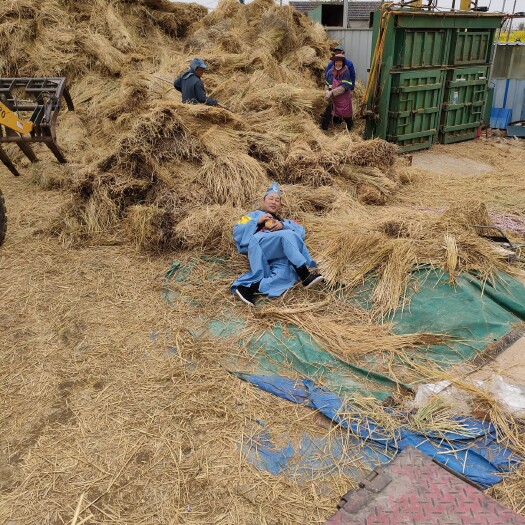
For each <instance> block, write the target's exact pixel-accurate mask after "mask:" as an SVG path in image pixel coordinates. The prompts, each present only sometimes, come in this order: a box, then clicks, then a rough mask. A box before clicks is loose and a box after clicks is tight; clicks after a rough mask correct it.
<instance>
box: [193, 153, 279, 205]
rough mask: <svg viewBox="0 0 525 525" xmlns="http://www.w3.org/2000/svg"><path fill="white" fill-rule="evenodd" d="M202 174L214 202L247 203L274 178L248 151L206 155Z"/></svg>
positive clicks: (211, 201) (210, 199) (211, 200)
mask: <svg viewBox="0 0 525 525" xmlns="http://www.w3.org/2000/svg"><path fill="white" fill-rule="evenodd" d="M199 178H200V179H201V180H202V182H203V184H204V185H205V187H206V188H207V192H208V198H209V201H210V204H231V205H232V206H246V205H248V204H249V203H252V202H254V201H255V199H256V198H257V197H258V196H260V195H261V193H262V191H263V190H264V188H267V187H268V185H269V183H270V180H269V179H268V177H267V176H266V173H265V170H264V169H263V168H262V166H261V165H260V164H259V163H258V162H257V161H256V160H255V159H253V158H252V157H250V156H249V155H247V154H246V153H234V154H233V153H232V154H229V155H228V154H224V155H222V156H221V157H215V158H214V157H210V156H208V155H205V156H204V157H203V161H202V167H201V168H200V171H199Z"/></svg>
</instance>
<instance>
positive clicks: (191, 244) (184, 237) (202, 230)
mask: <svg viewBox="0 0 525 525" xmlns="http://www.w3.org/2000/svg"><path fill="white" fill-rule="evenodd" d="M242 214H243V212H242V210H241V209H238V208H232V207H230V206H221V205H213V206H204V207H200V208H197V209H195V210H192V211H190V212H189V213H188V215H187V216H186V217H184V218H183V219H182V220H181V221H179V222H178V223H177V225H176V226H175V228H174V230H173V240H174V243H175V245H177V246H180V247H181V248H184V249H190V250H191V249H195V248H197V249H198V250H199V251H200V252H202V253H206V254H212V255H227V254H233V253H234V252H235V251H236V248H235V245H234V243H233V238H232V225H233V224H235V222H237V221H238V220H239V218H240V217H241V216H242Z"/></svg>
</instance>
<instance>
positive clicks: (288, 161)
mask: <svg viewBox="0 0 525 525" xmlns="http://www.w3.org/2000/svg"><path fill="white" fill-rule="evenodd" d="M0 33H1V34H0V36H2V38H1V39H0V73H1V75H2V76H22V75H27V76H36V75H49V74H53V75H57V76H67V77H68V84H69V87H70V89H71V92H72V97H73V100H74V102H75V105H76V108H77V110H76V112H75V113H64V114H62V115H61V118H60V127H59V130H58V136H59V143H60V145H61V146H63V148H64V150H65V154H66V157H67V158H68V160H69V164H67V165H65V166H60V165H57V164H56V163H55V162H49V161H47V160H46V161H44V162H42V163H40V164H37V165H35V166H33V167H31V174H32V177H33V179H34V180H36V181H38V182H39V183H40V184H41V186H42V187H45V188H48V189H51V188H60V189H61V190H65V191H63V194H64V195H67V197H64V198H60V199H59V198H58V197H57V196H56V194H55V193H52V194H51V196H48V197H46V198H48V199H49V200H52V199H54V200H52V202H47V201H46V204H49V210H50V212H49V213H51V212H53V213H52V215H53V220H51V218H50V217H47V218H46V220H45V221H42V217H40V215H38V213H44V211H43V210H44V209H46V208H43V209H42V210H35V209H34V205H33V204H32V203H25V204H24V206H25V209H23V210H21V211H20V217H19V218H18V219H16V221H17V222H18V223H19V224H26V223H25V222H24V220H25V218H24V217H25V215H24V214H25V213H26V212H28V211H29V212H31V213H32V214H33V215H31V217H32V218H31V221H33V222H31V225H33V224H38V229H36V228H35V229H33V228H30V229H29V228H28V230H27V231H28V232H30V233H27V232H26V233H27V238H25V237H24V238H18V239H17V240H16V246H15V247H14V248H13V249H12V252H11V253H10V257H12V260H11V259H9V263H8V264H5V265H4V267H3V271H4V270H5V271H7V270H8V269H9V268H18V267H19V265H18V263H20V262H24V264H25V268H26V273H25V274H24V275H23V276H21V275H18V274H15V275H14V276H13V279H12V280H9V282H10V283H11V285H10V287H9V289H8V290H7V291H6V297H7V299H6V303H5V306H6V307H5V320H6V324H7V326H9V327H10V328H9V329H8V330H2V331H0V339H1V342H2V344H1V345H0V349H1V350H2V351H3V354H2V356H1V357H2V359H0V362H2V363H8V365H6V366H8V367H9V369H8V370H6V372H5V377H6V378H7V380H6V384H5V391H6V396H5V399H6V406H7V407H8V408H9V410H6V411H4V414H3V417H4V419H3V420H2V428H3V432H5V435H7V436H9V437H8V443H9V451H8V453H7V454H8V456H9V461H10V463H9V467H8V468H7V469H6V472H7V474H8V475H6V476H3V477H4V479H7V481H3V483H4V484H3V485H1V486H2V489H5V491H6V494H7V496H5V498H4V500H3V501H1V502H0V520H2V521H7V520H10V519H11V517H12V516H19V517H20V520H21V522H24V523H35V524H36V523H38V524H40V523H57V522H71V517H72V516H74V515H75V509H76V508H77V507H78V509H79V513H80V517H79V518H78V520H77V525H78V522H80V521H81V520H84V521H83V522H85V523H95V522H107V523H110V522H114V523H122V522H129V523H155V522H157V523H167V522H169V521H173V520H175V521H183V520H188V519H190V520H193V521H201V522H211V521H213V522H218V523H220V522H221V521H222V522H223V523H235V522H238V523H240V522H243V523H260V522H261V521H263V520H265V521H268V522H269V523H270V522H272V520H273V522H275V523H292V522H296V521H300V522H304V523H316V522H317V523H321V522H323V521H324V520H325V519H326V518H327V516H328V515H329V514H330V512H331V511H332V510H334V501H336V500H337V496H338V495H340V494H342V493H344V492H346V490H348V488H349V487H350V486H351V485H352V478H351V477H350V476H348V475H346V474H345V472H344V467H346V466H347V465H345V464H344V460H340V461H339V462H336V463H335V465H336V470H335V471H331V472H329V473H328V475H324V474H319V475H318V478H319V479H313V480H309V481H308V482H306V483H305V482H299V481H297V480H290V479H287V478H285V477H278V478H275V477H271V476H269V475H267V474H266V473H261V472H259V471H257V470H256V469H255V468H252V467H251V466H250V465H248V464H247V462H246V461H245V460H244V458H243V456H242V454H241V452H240V451H239V445H240V443H244V442H245V441H246V440H250V439H254V438H255V436H256V434H257V432H258V430H259V428H258V426H257V424H255V423H254V420H256V419H260V420H262V421H264V422H265V423H266V424H268V422H270V424H271V426H272V429H273V430H274V431H275V433H276V436H277V437H281V438H282V436H291V438H292V439H294V440H295V441H298V440H299V439H300V436H301V434H302V433H303V431H304V428H305V425H308V429H309V430H310V431H311V432H319V423H318V421H315V420H314V419H313V418H312V416H311V414H310V413H309V412H307V411H305V410H303V407H294V406H291V405H289V404H287V403H285V402H280V401H278V400H276V399H275V398H273V397H271V398H270V397H269V396H266V394H262V393H260V392H257V391H256V390H255V389H253V388H251V387H248V386H247V385H244V384H242V383H240V382H239V380H238V379H236V378H234V377H233V376H231V375H230V374H228V373H227V372H226V370H225V368H224V361H225V360H226V359H227V357H231V356H232V354H234V353H235V351H237V352H238V353H239V356H235V355H234V357H238V358H239V360H242V359H246V356H245V355H244V354H243V352H242V348H241V347H239V346H234V345H233V344H232V345H229V344H228V343H229V342H228V341H226V340H224V339H221V344H218V343H217V340H216V339H212V338H211V337H210V336H209V334H208V333H207V332H206V328H207V323H208V321H209V320H210V319H215V318H216V317H217V316H219V317H220V316H221V315H223V313H224V312H226V314H225V315H228V314H230V313H231V312H232V311H233V312H234V313H235V315H237V314H238V315H240V316H241V317H242V316H243V315H245V314H244V313H243V314H239V313H238V312H237V311H236V310H235V305H234V303H233V300H232V298H231V297H230V295H229V293H228V287H229V284H230V283H231V282H232V280H233V279H234V278H235V277H236V276H237V275H239V274H240V273H242V272H243V271H245V270H246V267H247V261H246V258H245V257H241V256H239V255H238V254H236V253H235V247H234V245H233V243H232V238H231V226H232V224H233V223H234V222H235V221H236V220H237V219H238V218H239V217H240V216H242V214H244V213H245V212H246V211H247V210H249V209H253V208H254V207H255V206H256V205H257V200H258V198H259V197H260V195H261V194H262V192H263V190H265V189H266V187H267V186H268V185H269V183H270V182H271V180H272V179H275V180H277V181H278V182H280V183H282V188H283V193H284V204H285V210H284V215H285V216H287V217H290V218H297V219H298V220H299V221H300V222H301V223H302V224H304V225H305V226H306V227H307V230H308V234H309V238H308V245H309V247H310V248H311V250H312V252H313V254H314V256H315V258H316V259H317V260H318V262H319V263H320V267H321V270H322V271H323V272H324V274H325V276H326V277H327V279H328V281H329V283H330V284H332V285H334V289H335V291H334V292H331V291H329V292H324V295H321V296H320V297H319V296H318V295H316V292H308V291H304V290H302V291H298V290H293V291H291V293H290V294H288V295H287V296H285V297H283V298H282V299H281V300H280V301H281V302H276V303H272V305H271V306H270V307H269V308H267V309H264V310H262V311H261V312H259V313H258V314H257V315H256V316H254V317H253V319H252V318H251V317H250V318H248V319H245V320H247V334H248V335H251V334H254V333H255V332H256V330H260V329H261V327H264V326H267V327H272V326H275V324H276V323H294V324H296V325H297V326H302V327H303V328H305V330H306V331H307V332H308V333H310V335H311V336H312V337H313V339H314V340H315V341H317V342H318V343H319V344H320V345H321V346H323V347H326V348H327V349H328V350H329V351H332V352H333V353H334V354H335V355H336V356H338V357H339V358H340V359H342V360H345V361H348V362H352V363H356V364H357V365H359V364H363V366H365V365H364V360H365V359H366V358H367V357H369V355H370V354H372V353H374V358H377V361H378V363H379V364H380V365H381V366H384V368H385V370H388V367H389V366H390V365H391V363H389V361H388V359H392V356H396V357H401V356H402V355H403V352H412V353H414V350H415V349H416V348H417V349H419V348H420V347H421V346H422V347H425V346H426V345H429V344H432V343H436V342H441V341H443V340H444V337H442V336H439V337H438V336H436V335H434V334H409V335H406V336H394V335H393V334H392V333H391V330H390V326H389V325H387V324H385V325H377V324H375V323H376V321H377V320H378V319H379V318H380V317H381V316H383V315H384V314H385V313H386V312H390V311H392V310H394V309H395V308H396V306H397V305H398V304H399V301H400V300H403V297H404V296H405V295H406V291H407V289H408V286H409V276H410V271H411V269H412V268H413V267H414V265H418V264H421V263H430V264H434V265H439V266H441V267H443V268H446V269H448V270H449V272H450V275H451V279H452V280H453V279H454V278H455V276H457V275H458V273H459V272H462V271H471V270H474V271H477V272H479V273H480V274H481V275H482V276H483V277H485V278H487V279H488V278H491V277H492V275H493V273H494V271H495V270H497V269H508V266H507V263H506V261H505V258H504V256H503V255H501V254H498V253H497V252H495V251H494V249H493V248H492V247H491V245H490V244H489V243H488V242H487V241H483V240H481V239H479V237H478V236H477V232H476V230H475V228H473V224H488V222H487V221H488V219H487V215H486V213H485V211H486V210H485V209H484V208H483V206H482V205H481V204H480V203H474V204H471V205H466V206H460V207H456V208H452V209H450V210H449V211H448V212H446V213H444V214H442V215H436V214H432V213H424V212H419V213H416V212H414V211H413V210H411V211H406V210H404V211H403V210H401V209H399V210H396V209H393V208H388V209H384V208H383V206H382V205H384V204H387V203H392V202H393V203H396V200H395V199H397V198H398V195H399V193H400V192H402V191H403V187H402V186H401V180H402V181H404V182H406V181H410V180H412V178H414V177H415V176H414V172H413V171H410V170H409V168H408V167H407V166H405V165H404V164H403V162H402V161H400V159H398V158H397V152H396V148H395V147H394V146H392V145H391V144H387V143H385V142H384V141H381V140H374V141H369V142H365V141H363V140H362V139H361V138H360V137H359V136H358V135H356V134H355V133H347V132H346V131H344V130H342V129H338V130H336V131H335V132H331V134H329V135H325V134H323V133H321V131H320V130H319V127H318V123H317V119H318V116H319V114H320V112H321V111H322V109H323V107H324V100H323V97H322V89H321V87H320V83H319V81H318V80H319V76H320V74H321V73H322V70H323V68H324V65H325V62H326V58H327V56H328V49H329V43H328V41H327V40H326V36H325V34H324V32H323V30H322V28H320V27H319V26H316V25H313V24H312V23H311V22H310V21H309V20H308V19H307V18H305V17H303V16H301V15H298V14H297V13H296V12H295V11H293V10H292V9H290V8H288V7H285V8H278V7H276V6H275V5H274V3H273V2H270V1H269V0H255V1H254V2H252V3H250V4H249V5H246V6H243V5H241V4H240V3H239V2H237V1H236V0H226V1H223V2H221V3H220V5H219V6H218V8H217V9H216V10H215V11H213V12H212V13H210V14H206V10H205V9H204V8H203V7H202V6H197V5H193V4H184V6H181V5H179V4H174V3H171V2H168V1H167V0H140V1H136V2H129V1H125V0H96V1H95V2H83V1H80V0H76V1H75V0H69V1H67V2H65V1H58V0H41V2H33V1H30V0H8V1H6V2H3V3H2V5H1V6H0ZM194 56H201V57H202V58H203V59H205V60H206V61H207V62H208V63H209V65H210V71H209V72H208V73H207V74H206V75H205V76H204V81H205V85H206V87H207V89H208V94H209V95H210V96H214V97H217V98H218V99H219V101H220V102H221V103H222V104H224V105H225V106H227V107H229V108H231V109H232V110H233V111H234V112H233V113H232V112H229V111H227V110H225V109H221V108H210V107H205V106H188V105H183V104H181V103H180V98H179V95H178V94H177V93H175V92H174V91H173V90H172V88H171V87H170V86H169V85H168V84H166V83H163V82H162V81H159V80H158V79H156V78H155V76H160V77H163V78H168V79H170V80H171V79H173V78H174V77H175V76H176V75H178V74H179V73H180V72H182V71H183V70H184V69H185V68H186V67H187V65H188V63H189V61H190V59H191V58H193V57H194ZM358 99H359V97H356V104H358V103H359V101H358ZM15 155H18V157H17V162H19V161H20V160H21V157H20V155H19V154H17V153H15ZM44 156H45V155H44ZM400 169H401V171H402V175H403V177H402V178H401V179H400V177H399V175H398V173H399V171H400ZM405 191H410V190H405ZM63 201H66V203H65V206H63V207H62V208H61V210H60V211H59V209H58V208H59V205H62V204H63ZM470 211H471V212H472V213H470ZM467 212H469V213H467ZM15 223H16V222H15ZM49 230H51V231H52V232H53V233H54V234H55V235H56V236H58V239H59V240H60V241H61V242H62V246H61V245H60V244H59V243H58V242H57V239H49V238H47V237H46V236H45V232H46V231H49ZM126 240H129V241H131V242H132V243H133V244H134V245H135V246H136V248H137V250H138V252H139V253H132V254H130V253H129V250H127V249H126V248H127V246H126V244H125V243H126ZM30 241H32V242H33V244H32V243H31V242H30ZM35 243H38V244H36V245H35ZM64 245H66V246H69V245H76V246H77V248H78V249H77V250H68V249H66V247H65V246H64ZM121 245H124V246H121ZM86 246H89V248H86ZM144 250H147V251H148V252H155V253H156V256H155V257H154V258H150V257H149V253H148V254H146V255H144V253H143V251H144ZM173 250H176V251H177V252H176V255H175V257H176V258H179V257H180V258H184V262H185V263H187V266H188V267H189V268H190V276H189V277H188V278H187V279H181V281H177V282H176V283H175V284H173V283H169V284H166V286H165V287H163V289H162V293H163V296H164V297H165V298H166V299H167V300H168V302H170V301H171V302H170V304H169V305H168V304H162V305H161V304H160V301H159V284H158V282H159V280H160V278H161V277H160V276H161V275H162V273H163V271H164V270H165V268H166V267H168V266H169V265H170V264H171V262H172V259H171V258H170V259H168V258H167V257H165V255H164V254H166V253H167V252H168V253H170V254H171V253H172V251H173ZM18 251H20V252H21V253H20V254H19V253H18ZM35 254H37V257H36V259H35ZM206 256H208V259H205V260H206V261H208V262H209V261H210V260H211V261H212V262H211V263H209V264H204V263H203V258H204V257H206ZM217 256H222V257H226V258H227V264H226V265H220V264H215V263H214V262H213V258H214V257H215V258H216V257H217ZM19 257H20V258H22V259H23V260H22V261H21V260H20V259H19ZM368 277H373V278H374V279H375V281H374V282H375V286H374V290H373V293H372V301H373V303H374V306H375V308H374V309H373V310H372V311H365V310H363V309H360V308H357V307H355V308H353V307H350V306H349V305H348V302H347V301H346V298H347V295H346V293H347V292H352V293H353V291H354V290H355V289H357V288H359V286H360V285H361V284H362V283H363V282H364V281H365V279H366V278H368ZM35 282H36V283H37V285H36V288H35ZM19 290H22V292H19ZM341 295H342V298H341V297H340V296H341ZM43 310H45V311H46V312H49V313H48V316H47V317H46V319H42V316H41V313H40V312H41V311H43ZM20 311H22V312H23V313H24V315H25V316H27V319H28V320H25V321H24V323H22V325H21V327H20V329H19V328H18V324H17V323H18V321H20V319H19V317H17V312H20ZM101 312H103V315H101ZM248 315H251V314H248ZM3 319H4V318H3ZM13 327H15V328H13ZM40 333H41V334H42V337H40V338H39V337H38V334H40ZM196 334H197V335H196ZM238 337H239V336H237V339H238ZM242 337H244V335H242ZM416 351H419V350H416ZM383 354H385V355H386V356H387V357H386V358H385V359H384V360H383V361H381V358H380V357H379V356H381V355H383ZM28 356H29V357H30V359H28ZM407 359H408V358H407ZM248 364H249V363H248ZM21 370H22V371H23V373H22V372H20V371H21ZM26 370H27V375H26ZM13 371H15V372H14V373H12V372H13ZM2 376H3V377H4V375H3V374H2ZM321 383H322V381H321ZM366 410H370V407H368V408H367V409H366ZM377 412H378V413H377V416H378V417H379V418H383V421H381V423H382V424H384V426H387V427H388V421H387V419H388V415H387V414H384V415H383V416H381V414H380V410H378V411H377ZM12 413H15V414H16V416H17V417H11V415H12ZM305 422H306V423H305ZM4 423H5V425H4ZM323 424H324V425H326V422H324V423H323ZM417 425H418V428H420V429H422V428H423V427H424V424H423V423H422V422H421V421H418V422H417ZM389 428H395V422H394V421H390V426H389ZM332 433H333V429H329V430H328V431H327V432H325V435H328V436H330V435H332ZM283 439H284V438H283ZM57 444H58V446H57ZM12 451H15V452H12ZM343 452H345V451H344V450H343ZM321 453H322V454H325V451H321ZM326 453H328V452H326ZM342 457H343V458H344V457H345V456H344V455H343V456H342ZM357 467H358V468H359V469H360V470H366V468H365V467H364V466H363V465H357ZM0 477H2V476H0ZM314 477H315V476H314ZM324 483H326V484H324ZM82 494H85V496H82ZM2 497H3V496H2ZM81 498H83V499H82V500H81ZM79 501H80V504H79ZM43 505H45V507H46V510H45V516H44V517H42V516H43V511H42V506H43ZM4 509H7V510H5V511H4ZM188 509H189V510H188ZM261 509H262V510H261ZM267 509H272V512H271V515H270V512H269V511H268V510H267ZM188 512H190V514H189V515H188ZM90 514H92V515H93V516H94V517H90ZM4 518H5V519H4Z"/></svg>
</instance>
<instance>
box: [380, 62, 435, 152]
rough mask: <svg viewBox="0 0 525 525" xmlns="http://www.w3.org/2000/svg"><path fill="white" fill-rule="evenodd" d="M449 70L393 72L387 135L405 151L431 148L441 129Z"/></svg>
mask: <svg viewBox="0 0 525 525" xmlns="http://www.w3.org/2000/svg"><path fill="white" fill-rule="evenodd" d="M444 75H445V70H443V69H432V70H415V71H406V72H397V71H396V72H393V73H392V87H391V89H390V93H391V98H390V101H389V102H390V103H389V110H388V121H387V123H388V128H387V134H386V139H387V140H388V141H390V142H395V143H396V144H398V145H399V146H400V148H401V149H402V150H403V151H412V150H417V149H426V148H429V147H430V146H431V145H432V143H433V142H434V139H435V137H436V134H437V132H438V128H439V118H440V111H441V100H442V90H443V80H444Z"/></svg>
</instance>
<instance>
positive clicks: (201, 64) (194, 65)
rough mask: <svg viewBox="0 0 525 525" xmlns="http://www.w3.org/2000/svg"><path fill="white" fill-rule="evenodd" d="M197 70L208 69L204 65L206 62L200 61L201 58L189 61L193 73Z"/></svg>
mask: <svg viewBox="0 0 525 525" xmlns="http://www.w3.org/2000/svg"><path fill="white" fill-rule="evenodd" d="M197 68H200V69H208V66H207V65H206V62H204V60H202V58H194V59H193V60H192V61H191V64H190V69H191V70H192V71H195V70H196V69H197Z"/></svg>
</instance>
